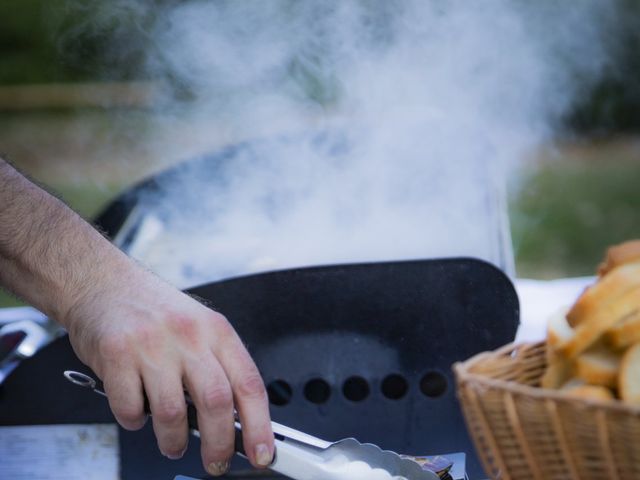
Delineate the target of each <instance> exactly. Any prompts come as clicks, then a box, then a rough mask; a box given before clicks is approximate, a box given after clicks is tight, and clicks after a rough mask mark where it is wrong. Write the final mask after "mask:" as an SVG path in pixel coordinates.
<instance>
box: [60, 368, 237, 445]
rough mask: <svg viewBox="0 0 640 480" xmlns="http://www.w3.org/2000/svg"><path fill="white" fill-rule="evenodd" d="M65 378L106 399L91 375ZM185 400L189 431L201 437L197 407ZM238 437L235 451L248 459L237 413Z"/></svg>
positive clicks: (146, 407)
mask: <svg viewBox="0 0 640 480" xmlns="http://www.w3.org/2000/svg"><path fill="white" fill-rule="evenodd" d="M64 376H65V377H66V378H67V380H69V381H70V382H71V383H75V384H76V385H79V386H81V387H85V388H90V389H91V390H93V391H94V392H95V393H97V394H99V395H102V396H103V397H106V396H107V394H106V393H104V385H103V384H102V381H100V379H98V380H96V379H94V378H92V377H90V376H89V375H85V374H84V373H80V372H75V371H73V370H66V371H65V372H64ZM184 399H185V402H186V404H187V424H188V425H189V431H190V432H191V434H192V435H195V436H197V437H199V436H200V430H199V428H198V412H197V410H196V406H195V405H194V403H193V400H192V399H191V397H190V396H189V394H188V393H187V392H185V394H184ZM144 413H146V414H147V415H151V407H150V405H149V399H148V398H147V395H146V394H144ZM235 415H236V435H235V451H236V452H237V453H239V454H240V455H242V456H245V457H246V452H245V450H244V445H243V439H242V428H241V427H240V423H239V422H238V414H237V413H236V414H235Z"/></svg>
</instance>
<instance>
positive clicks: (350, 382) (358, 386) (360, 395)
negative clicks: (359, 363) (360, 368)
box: [342, 377, 370, 402]
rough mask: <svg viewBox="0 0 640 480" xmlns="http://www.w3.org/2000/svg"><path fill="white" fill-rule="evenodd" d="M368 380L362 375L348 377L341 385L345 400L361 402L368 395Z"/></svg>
mask: <svg viewBox="0 0 640 480" xmlns="http://www.w3.org/2000/svg"><path fill="white" fill-rule="evenodd" d="M369 391H370V389H369V382H367V381H366V380H365V379H364V378H362V377H350V378H347V380H346V381H345V382H344V385H343V386H342V393H343V394H344V396H345V398H346V399H347V400H351V401H352V402H361V401H362V400H364V399H365V398H367V397H368V396H369Z"/></svg>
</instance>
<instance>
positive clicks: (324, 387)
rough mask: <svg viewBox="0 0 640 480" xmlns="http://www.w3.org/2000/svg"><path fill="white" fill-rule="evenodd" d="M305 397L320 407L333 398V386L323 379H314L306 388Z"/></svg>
mask: <svg viewBox="0 0 640 480" xmlns="http://www.w3.org/2000/svg"><path fill="white" fill-rule="evenodd" d="M304 397H305V398H306V399H307V400H309V401H310V402H311V403H316V404H318V405H320V404H322V403H327V401H328V400H329V397H331V386H330V385H329V384H328V383H327V381H326V380H324V379H322V378H313V379H311V380H309V381H308V382H307V383H306V385H305V386H304Z"/></svg>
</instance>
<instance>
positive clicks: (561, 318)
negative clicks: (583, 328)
mask: <svg viewBox="0 0 640 480" xmlns="http://www.w3.org/2000/svg"><path fill="white" fill-rule="evenodd" d="M568 310H569V309H568V308H563V309H562V310H560V311H559V312H558V313H556V314H555V315H552V316H551V317H550V318H549V321H548V323H547V348H550V349H551V350H558V347H559V346H560V345H562V344H564V343H566V342H568V341H569V340H571V339H572V338H573V336H574V335H575V332H574V331H573V329H572V328H571V326H570V325H569V322H568V321H567V317H566V314H567V311H568Z"/></svg>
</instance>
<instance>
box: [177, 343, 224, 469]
mask: <svg viewBox="0 0 640 480" xmlns="http://www.w3.org/2000/svg"><path fill="white" fill-rule="evenodd" d="M186 367H187V368H186V372H187V374H186V377H185V383H186V385H187V389H188V390H189V395H190V396H191V398H192V400H193V402H194V403H195V405H196V410H197V412H198V429H199V430H200V440H201V455H202V462H203V465H204V467H205V469H206V470H207V472H209V474H211V475H214V476H218V475H222V474H224V473H225V472H226V471H227V470H228V469H229V461H230V459H231V457H232V456H233V451H234V441H235V438H234V437H235V427H234V418H233V393H232V391H231V386H230V385H229V381H228V380H227V376H226V375H225V373H224V370H223V369H222V367H221V366H220V364H219V363H218V361H217V360H216V359H215V357H214V356H213V355H212V354H209V353H208V354H207V356H206V358H200V359H197V360H194V361H192V362H190V363H188V364H187V366H186Z"/></svg>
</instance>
